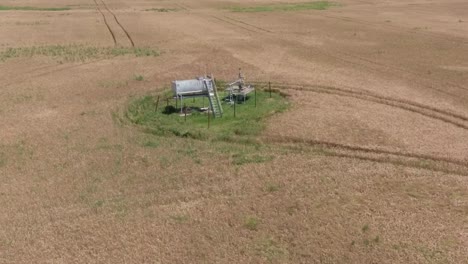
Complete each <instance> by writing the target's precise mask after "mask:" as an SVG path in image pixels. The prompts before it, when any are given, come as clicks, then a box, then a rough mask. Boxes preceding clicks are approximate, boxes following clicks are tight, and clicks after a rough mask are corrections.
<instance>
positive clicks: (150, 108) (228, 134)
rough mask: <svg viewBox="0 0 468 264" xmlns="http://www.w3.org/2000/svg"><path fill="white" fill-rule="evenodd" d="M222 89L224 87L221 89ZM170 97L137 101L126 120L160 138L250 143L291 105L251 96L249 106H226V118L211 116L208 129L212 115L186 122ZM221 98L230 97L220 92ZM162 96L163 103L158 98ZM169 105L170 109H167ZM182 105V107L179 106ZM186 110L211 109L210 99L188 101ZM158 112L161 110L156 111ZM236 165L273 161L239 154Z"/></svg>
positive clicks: (281, 99) (194, 114)
mask: <svg viewBox="0 0 468 264" xmlns="http://www.w3.org/2000/svg"><path fill="white" fill-rule="evenodd" d="M219 87H221V86H219ZM168 94H170V92H169V93H167V92H166V93H163V94H159V95H154V96H149V95H148V96H143V97H140V98H137V99H135V100H133V101H132V102H131V103H130V105H129V106H128V109H127V112H126V117H127V118H128V119H129V120H130V121H131V122H132V123H134V124H136V125H139V126H141V127H143V128H144V130H145V131H146V132H148V133H151V134H154V135H159V136H178V137H187V138H194V139H200V140H214V141H227V142H231V141H232V142H246V143H248V142H250V141H251V139H252V138H253V137H254V136H256V135H258V134H259V133H260V132H261V131H262V130H263V128H264V127H265V122H264V121H265V118H267V117H269V116H271V115H273V114H275V113H278V112H282V111H284V110H286V109H287V107H288V105H289V103H288V102H287V100H286V98H285V97H283V96H282V95H280V94H278V93H272V96H271V98H270V96H269V93H268V92H265V91H258V92H257V95H256V96H257V105H256V106H255V95H254V93H251V95H250V97H249V98H248V99H247V100H246V101H245V103H239V104H236V106H235V108H236V109H235V111H236V116H235V117H234V105H230V104H227V103H224V102H223V103H222V106H223V109H224V114H223V117H221V118H213V116H210V121H209V122H210V127H209V128H208V114H207V113H206V112H205V113H203V112H198V111H195V110H193V111H192V113H191V114H190V115H188V116H187V117H186V118H185V117H184V115H183V114H182V115H181V114H180V105H178V106H177V108H176V105H175V101H174V99H169V101H167V100H166V99H165V98H166V96H167V95H168ZM219 95H220V98H224V96H226V94H225V93H224V92H219ZM158 96H159V98H160V99H159V103H158V102H157V98H158ZM167 104H168V105H167ZM179 104H180V103H179ZM184 104H185V106H186V107H191V108H193V109H196V108H201V107H208V104H209V102H208V98H194V99H185V100H184ZM156 108H157V109H156ZM233 160H234V163H236V164H244V163H259V162H265V161H268V160H271V157H264V156H258V155H257V156H255V155H254V156H252V155H243V154H239V155H236V156H235V157H233Z"/></svg>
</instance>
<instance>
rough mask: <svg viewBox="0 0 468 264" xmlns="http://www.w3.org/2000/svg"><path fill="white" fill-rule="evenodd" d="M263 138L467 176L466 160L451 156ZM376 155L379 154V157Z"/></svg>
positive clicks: (273, 137) (350, 155) (312, 141)
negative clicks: (450, 167) (426, 162)
mask: <svg viewBox="0 0 468 264" xmlns="http://www.w3.org/2000/svg"><path fill="white" fill-rule="evenodd" d="M263 139H264V140H265V141H267V142H271V143H279V144H291V143H292V144H302V145H308V146H313V147H320V148H325V149H328V150H335V151H339V152H331V153H329V152H327V153H325V155H330V156H337V157H345V158H354V159H361V160H368V161H372V162H379V163H391V164H395V165H402V166H408V167H416V168H420V169H431V170H436V171H440V172H446V173H455V174H460V175H463V176H468V161H463V160H457V159H453V158H447V157H438V156H432V155H427V154H418V153H411V152H405V151H396V150H388V149H382V148H371V147H362V146H354V145H347V144H340V143H335V142H329V141H324V140H314V139H304V138H298V137H289V136H287V137H284V136H281V137H280V136H265V137H263ZM366 155H373V156H366ZM376 156H380V158H379V157H376ZM395 158H397V159H395ZM398 159H400V160H398ZM414 161H416V162H418V163H422V162H424V161H429V162H434V163H436V164H435V165H437V163H441V164H445V165H449V166H452V167H456V168H458V169H448V168H440V167H436V166H433V167H430V168H428V167H425V166H417V165H416V164H411V162H414ZM460 169H461V170H460Z"/></svg>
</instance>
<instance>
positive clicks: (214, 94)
mask: <svg viewBox="0 0 468 264" xmlns="http://www.w3.org/2000/svg"><path fill="white" fill-rule="evenodd" d="M204 83H205V86H206V89H207V90H208V99H209V101H210V107H211V110H212V111H213V116H214V117H215V118H217V117H222V116H223V107H222V106H221V101H220V100H219V97H218V91H216V84H214V80H213V79H205V81H204Z"/></svg>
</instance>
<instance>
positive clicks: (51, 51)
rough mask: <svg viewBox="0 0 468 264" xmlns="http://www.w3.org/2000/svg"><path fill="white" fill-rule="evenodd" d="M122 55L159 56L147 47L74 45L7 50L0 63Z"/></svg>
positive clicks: (76, 59) (0, 57)
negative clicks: (37, 57) (46, 58)
mask: <svg viewBox="0 0 468 264" xmlns="http://www.w3.org/2000/svg"><path fill="white" fill-rule="evenodd" d="M124 55H133V56H135V57H150V56H151V57H156V56H159V55H160V52H159V51H157V50H155V49H152V48H148V47H141V48H127V47H92V46H84V45H76V44H71V45H49V46H32V47H21V48H8V49H6V50H4V51H1V52H0V61H6V60H8V59H13V58H22V57H35V56H46V57H52V58H54V59H58V60H59V61H60V62H64V61H65V62H77V61H81V62H82V61H87V60H90V59H106V58H112V57H117V56H124Z"/></svg>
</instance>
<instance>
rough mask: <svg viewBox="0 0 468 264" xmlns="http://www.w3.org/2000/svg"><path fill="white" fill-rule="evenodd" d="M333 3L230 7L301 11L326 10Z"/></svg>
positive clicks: (237, 10) (261, 10)
mask: <svg viewBox="0 0 468 264" xmlns="http://www.w3.org/2000/svg"><path fill="white" fill-rule="evenodd" d="M332 6H336V4H335V3H332V2H328V1H314V2H306V3H295V4H272V5H260V6H249V7H230V8H229V10H231V11H233V12H273V11H303V10H326V9H328V8H330V7H332Z"/></svg>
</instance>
